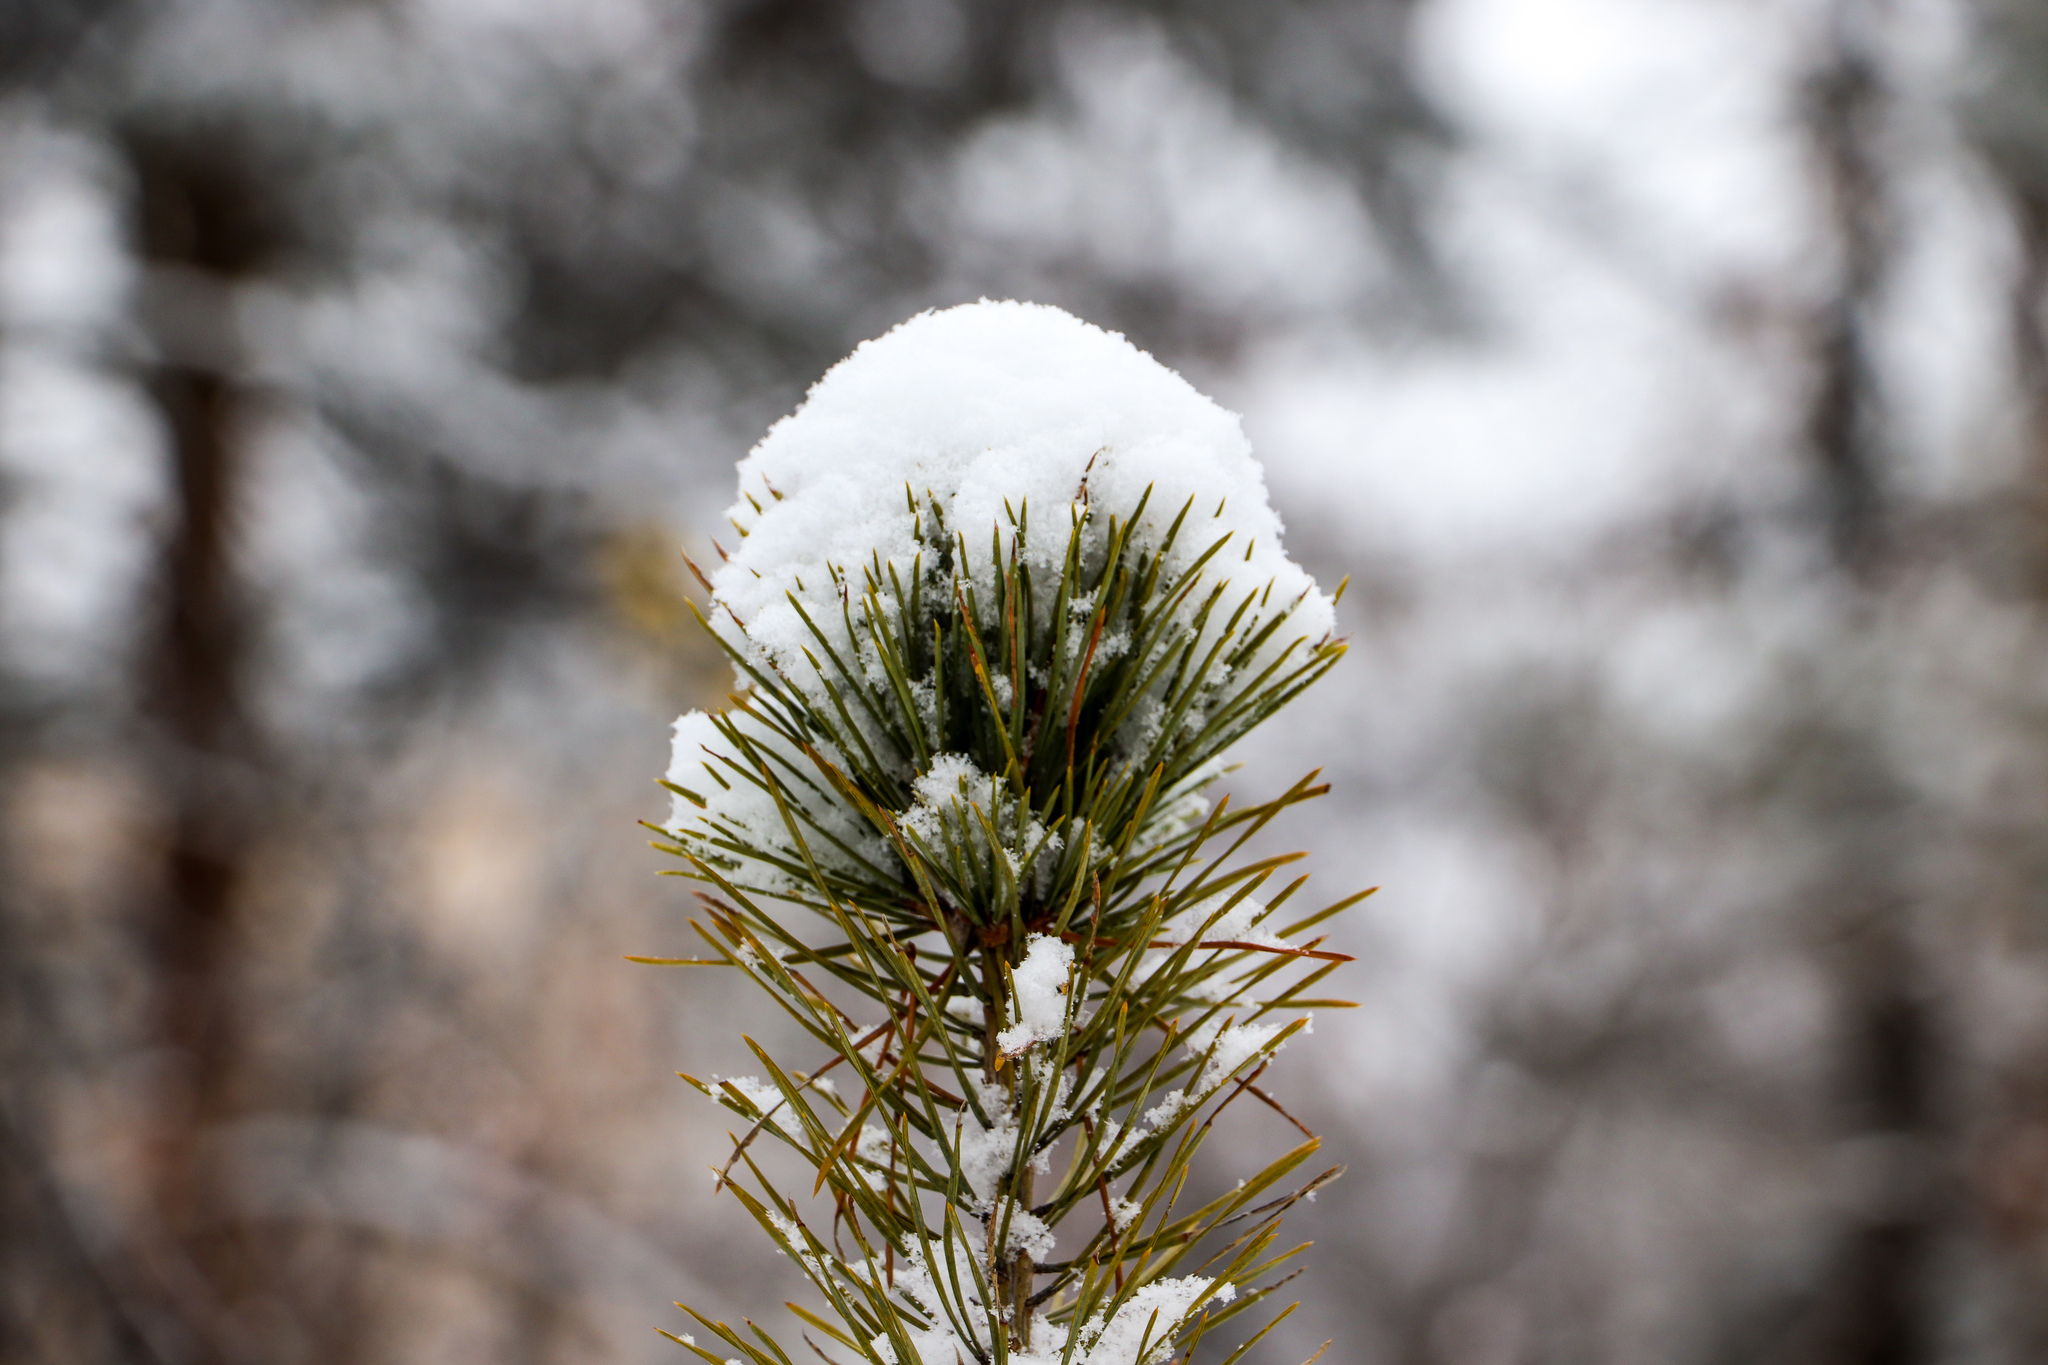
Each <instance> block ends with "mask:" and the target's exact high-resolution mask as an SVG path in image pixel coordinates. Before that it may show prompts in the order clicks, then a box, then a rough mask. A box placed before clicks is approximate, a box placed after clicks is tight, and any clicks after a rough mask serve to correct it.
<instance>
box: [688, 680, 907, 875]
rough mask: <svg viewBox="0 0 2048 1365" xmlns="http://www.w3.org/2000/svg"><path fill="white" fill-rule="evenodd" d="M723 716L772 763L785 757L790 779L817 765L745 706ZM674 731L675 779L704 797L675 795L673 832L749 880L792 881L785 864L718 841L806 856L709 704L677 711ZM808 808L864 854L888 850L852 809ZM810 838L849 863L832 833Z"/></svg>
mask: <svg viewBox="0 0 2048 1365" xmlns="http://www.w3.org/2000/svg"><path fill="white" fill-rule="evenodd" d="M721 719H724V720H725V721H727V722H728V723H729V724H732V725H735V726H737V727H739V728H740V730H741V732H742V733H743V734H744V735H746V737H747V739H748V740H749V741H750V742H751V743H752V744H754V745H755V747H756V748H758V749H761V750H764V751H766V752H767V753H768V754H769V755H771V756H772V757H771V759H770V761H771V763H773V764H778V765H780V771H779V772H778V773H777V775H778V776H779V777H783V778H784V779H785V780H787V779H789V777H790V775H791V773H792V772H794V773H795V774H799V775H803V780H807V779H808V775H809V774H811V773H813V772H815V767H814V765H813V764H812V762H811V760H810V759H809V758H808V757H807V756H806V755H804V754H803V753H802V752H801V751H800V750H798V749H795V748H794V747H792V746H791V745H790V744H789V743H788V742H787V741H786V740H784V739H783V738H782V737H781V736H780V735H777V734H775V733H774V732H772V731H770V730H769V729H768V728H767V727H766V726H764V725H762V724H760V723H759V722H758V721H757V720H755V719H754V718H753V717H751V716H749V715H747V714H746V713H744V712H728V713H726V715H725V716H723V717H722V718H721ZM671 732H672V739H671V744H670V754H669V766H668V773H667V778H668V781H669V782H670V783H671V784H672V785H674V786H677V787H681V788H682V789H683V790H685V791H687V792H690V793H692V794H694V795H695V797H696V798H697V799H696V800H695V801H693V800H691V799H690V798H689V797H685V796H672V798H671V800H670V803H669V817H668V818H669V823H668V829H669V832H670V833H671V834H673V835H675V836H676V837H677V838H679V839H681V840H683V841H684V842H685V843H686V844H688V845H690V846H691V848H692V851H693V852H695V853H696V854H697V855H698V856H699V857H701V858H704V859H705V860H706V861H709V862H713V863H722V864H724V865H725V866H726V867H727V869H728V875H730V876H733V877H734V880H735V881H736V882H738V884H740V885H741V886H743V887H748V888H751V889H759V890H762V891H765V892H767V893H769V894H771V895H772V894H775V893H777V892H779V891H782V890H785V889H788V888H789V887H790V885H791V883H790V878H789V877H788V875H787V874H785V873H784V872H782V871H781V870H780V869H777V868H774V867H771V866H768V865H766V864H763V863H760V862H757V861H754V860H751V859H745V858H742V857H741V856H740V855H738V854H736V853H734V852H733V851H732V850H731V849H730V848H726V847H722V846H720V842H719V841H723V842H729V843H737V844H740V845H742V846H744V847H749V848H760V849H770V850H785V854H784V856H785V858H786V860H787V861H789V862H791V863H798V862H800V861H801V857H802V855H801V854H799V853H798V852H796V851H795V848H794V846H793V845H792V844H791V842H790V838H789V826H788V824H787V822H786V821H785V820H784V819H783V815H782V811H781V809H780V808H779V807H777V806H776V804H775V798H774V797H773V796H770V795H769V794H768V793H767V791H765V790H764V789H763V788H762V787H761V786H760V785H759V784H758V783H757V782H756V781H754V780H751V779H750V777H749V774H752V773H754V772H755V769H754V767H753V765H752V764H750V763H749V762H748V761H747V759H746V758H745V756H744V755H743V754H742V753H741V752H740V750H739V748H738V746H737V745H735V744H733V743H732V741H731V740H730V739H729V738H728V737H727V736H726V735H725V734H723V733H721V732H720V731H719V728H718V724H717V721H716V720H714V718H713V717H711V716H708V715H706V714H705V713H704V712H702V711H691V712H688V713H687V714H685V715H682V716H679V717H677V718H676V722H675V724H674V725H673V726H672V727H671ZM818 748H819V751H820V753H822V754H823V755H824V757H825V758H826V760H827V761H828V762H831V763H835V764H838V763H840V762H841V759H840V755H839V754H838V752H837V751H836V750H835V749H833V748H832V746H831V745H830V744H826V743H822V742H821V743H820V744H819V745H818ZM699 802H702V805H701V806H700V805H699V804H698V803H699ZM802 808H803V811H804V812H805V814H806V815H807V816H808V817H809V819H810V820H811V821H812V822H815V823H822V825H823V826H824V828H825V829H826V830H827V831H829V833H830V834H831V835H832V836H833V838H834V839H837V840H838V841H839V843H842V844H844V845H846V846H847V847H848V848H851V849H854V850H857V851H858V852H859V853H860V855H861V856H862V857H865V858H867V859H868V860H869V861H871V862H872V861H877V860H880V859H886V858H887V856H888V854H887V851H886V849H885V848H884V846H883V845H882V843H881V840H880V837H879V836H878V835H877V834H876V833H875V832H874V830H873V829H871V828H869V827H868V826H867V825H866V824H865V822H863V821H861V820H860V819H859V818H858V817H857V816H855V814H854V813H853V812H852V811H850V810H847V809H844V808H841V807H839V806H837V805H835V804H834V803H830V802H820V801H810V802H804V803H803V807H802ZM805 842H806V843H807V844H808V845H809V847H810V849H811V853H812V856H814V857H815V858H817V859H818V860H819V861H820V862H822V863H824V864H826V865H827V866H834V867H838V868H840V869H842V870H844V869H845V868H847V867H848V866H850V860H849V858H848V857H847V855H846V854H845V853H843V852H842V851H840V849H839V848H838V847H837V846H836V845H835V844H834V843H833V841H832V839H819V838H814V837H811V836H810V834H809V833H808V831H807V832H806V839H805ZM734 869H737V871H734Z"/></svg>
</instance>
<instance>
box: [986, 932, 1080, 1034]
mask: <svg viewBox="0 0 2048 1365" xmlns="http://www.w3.org/2000/svg"><path fill="white" fill-rule="evenodd" d="M1073 970H1074V949H1073V945H1071V944H1069V943H1064V942H1062V941H1061V940H1059V939H1057V938H1054V937H1053V936H1051V935H1050V934H1033V935H1032V936H1031V938H1030V940H1029V941H1028V944H1027V946H1026V948H1025V951H1024V960H1023V961H1022V962H1020V963H1018V964H1017V966H1016V969H1015V970H1014V971H1013V972H1012V973H1011V977H1012V980H1014V981H1015V982H1016V986H1017V994H1016V998H1015V999H1014V1000H1013V1001H1012V1002H1011V1004H1012V1007H1013V1014H1012V1017H1013V1019H1014V1020H1015V1022H1014V1023H1012V1024H1011V1026H1010V1027H1009V1028H1006V1029H1004V1030H1003V1031H1002V1033H1000V1034H999V1035H997V1037H996V1046H997V1047H999V1048H1001V1049H1002V1050H1003V1051H1004V1052H1005V1053H1007V1054H1010V1055H1013V1056H1014V1055H1015V1054H1017V1053H1019V1052H1022V1051H1023V1050H1024V1049H1025V1048H1027V1047H1030V1046H1031V1045H1032V1044H1033V1043H1049V1042H1051V1041H1052V1040H1053V1039H1055V1038H1058V1037H1061V1036H1062V1035H1064V1034H1065V1033H1066V1031H1067V989H1068V979H1069V978H1070V977H1071V976H1072V974H1073Z"/></svg>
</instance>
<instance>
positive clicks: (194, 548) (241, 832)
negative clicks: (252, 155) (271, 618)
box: [131, 140, 273, 1365]
mask: <svg viewBox="0 0 2048 1365" xmlns="http://www.w3.org/2000/svg"><path fill="white" fill-rule="evenodd" d="M131 147H132V158H133V166H134V169H135V172H136V179H137V184H138V188H139V197H140V202H139V215H138V216H139V235H140V239H141V240H140V248H141V254H142V256H143V258H144V260H145V262H146V264H147V265H148V267H149V268H150V269H151V271H152V272H153V274H154V276H155V277H156V278H155V279H154V281H153V288H152V289H151V290H150V291H149V292H146V293H145V301H146V304H147V303H148V301H149V300H150V299H151V295H152V293H153V294H154V295H155V296H156V297H155V301H154V303H153V305H150V306H148V307H147V309H146V311H148V312H149V313H150V314H151V315H150V316H149V317H147V318H146V319H145V321H146V323H147V325H148V329H149V332H150V335H151V340H152V342H153V343H154V345H155V347H156V350H157V352H158V355H159V357H160V360H159V363H158V364H157V366H156V368H155V369H154V371H153V373H152V374H151V375H150V376H149V390H150V393H151V395H152V396H153V398H154V399H155V402H156V404H157V407H158V409H159V411H160V413H161V416H162V420H163V429H164V432H165V435H166V438H167V446H168V452H167V453H168V456H169V461H170V466H171V468H170V474H171V477H170V480H169V486H170V492H171V503H172V508H173V518H174V519H173V521H172V523H171V525H170V526H169V528H168V534H167V538H166V541H165V545H164V551H163V558H162V563H161V567H160V569H159V572H158V577H157V584H158V591H159V593H160V598H159V606H158V609H159V620H158V623H157V627H156V629H155V632H154V637H153V639H152V640H151V641H150V642H149V644H148V646H147V648H146V654H145V658H144V660H143V664H142V680H143V696H142V710H143V715H144V720H145V724H146V726H147V729H148V733H149V736H150V744H149V747H148V752H149V754H150V764H151V769H152V772H151V777H152V781H153V783H154V785H155V786H156V788H157V790H158V799H159V801H160V803H161V809H162V810H163V811H164V812H165V846H164V849H163V864H162V868H161V873H160V881H159V883H158V885H157V886H156V887H155V888H153V894H152V896H151V899H150V902H149V904H148V906H147V909H146V924H145V941H146V946H147V949H148V952H149V960H150V962H151V966H152V969H153V971H154V974H155V992H156V997H155V1004H154V1015H155V1019H154V1022H155V1027H156V1029H157V1032H158V1037H157V1042H158V1044H159V1045H160V1046H161V1047H162V1048H163V1049H164V1051H165V1054H166V1061H167V1071H168V1076H167V1078H166V1081H165V1083H164V1086H163V1093H162V1100H161V1105H160V1109H159V1113H158V1123H157V1127H156V1129H155V1131H154V1133H153V1134H152V1138H153V1140H152V1142H151V1144H150V1148H149V1151H148V1153H147V1159H148V1162H149V1169H148V1173H147V1179H148V1188H149V1191H150V1195H151V1201H152V1204H153V1210H152V1211H153V1214H154V1217H155V1221H156V1227H155V1230H154V1235H153V1236H151V1237H148V1238H146V1239H145V1246H144V1249H143V1256H144V1260H145V1262H146V1263H147V1265H148V1268H149V1276H150V1278H151V1280H152V1281H153V1282H154V1284H155V1286H156V1288H157V1290H158V1292H159V1294H160V1295H161V1297H162V1300H163V1304H162V1306H163V1307H164V1308H166V1309H167V1310H168V1311H169V1313H170V1315H171V1316H172V1317H173V1318H174V1319H175V1321H176V1322H177V1323H178V1325H179V1327H180V1328H181V1329H182V1335H183V1336H184V1338H185V1341H184V1351H185V1352H186V1357H185V1358H186V1359H187V1361H189V1362H190V1365H227V1363H228V1362H239V1361H243V1360H246V1359H249V1358H250V1355H251V1353H250V1351H249V1350H247V1349H246V1348H243V1347H241V1346H240V1345H239V1342H238V1331H237V1328H236V1326H235V1321H234V1317H235V1308H236V1305H237V1303H238V1302H239V1301H241V1300H243V1299H244V1298H246V1297H247V1296H248V1295H249V1294H250V1293H251V1292H252V1291H253V1290H254V1288H255V1277H256V1275H257V1262H256V1260H255V1259H254V1258H253V1257H250V1256H248V1255H246V1254H243V1253H242V1252H241V1251H240V1249H239V1248H237V1247H236V1246H235V1245H234V1244H233V1242H232V1239H231V1236H230V1235H226V1234H225V1233H224V1228H225V1227H226V1225H224V1224H223V1223H222V1221H221V1219H220V1217H219V1214H220V1209H219V1207H218V1198H217V1191H216V1188H215V1181H216V1178H217V1173H216V1172H214V1171H212V1170H210V1169H209V1166H208V1157H207V1151H206V1140H207V1135H208V1133H209V1131H211V1130H213V1129H215V1128H217V1127H218V1126H219V1125H220V1124H222V1123H223V1122H224V1121H226V1120H227V1119H228V1118H229V1117H230V1116H231V1115H232V1114H234V1113H235V1112H236V1109H237V1106H238V1101H239V1096H238V1086H239V1084H240V1081H241V1079H242V1071H243V1056H244V1053H245V1051H246V1047H245V1037H244V1033H245V1025H244V1020H243V1018H242V1017H241V1011H240V1007H239V1001H238V998H237V995H238V985H239V980H238V978H239V975H240V974H239V972H238V958H239V956H240V951H241V947H242V941H243V926H242V925H241V923H240V915H241V911H242V893H243V890H244V888H245V885H246V883H247V880H248V874H247V860H248V857H249V855H250V851H251V847H252V845H253V844H254V842H255V840H256V837H257V835H258V831H259V824H260V821H261V819H262V813H263V811H264V810H265V807H266V803H267V801H268V800H270V799H273V798H272V797H271V796H270V795H269V794H267V793H265V792H264V791H263V790H262V788H263V778H262V769H261V755H260V752H259V746H258V743H257V740H256V737H255V734H254V730H253V727H252V725H251V723H250V718H249V715H248V711H247V706H246V698H245V689H246V685H247V677H246V675H247V672H248V656H249V630H248V620H247V609H246V603H245V601H244V596H243V593H242V591H241V587H240V584H239V583H238V582H237V575H236V566H235V539H236V535H235V533H236V529H237V527H236V522H237V513H238V510H239V508H238V503H239V495H240V491H241V487H242V484H243V482H244V477H243V476H244V470H243V469H242V460H241V451H240V449H239V442H238V436H239V432H238V430H237V428H238V423H239V420H240V418H241V415H242V408H243V406H244V398H243V395H242V393H241V392H240V389H239V385H238V382H237V378H236V376H235V373H234V371H235V368H236V364H237V361H236V357H235V354H234V351H235V346H234V339H233V330H232V329H233V322H232V315H231V313H230V311H229V297H230V295H229V291H230V289H231V288H232V286H233V283H234V281H235V280H236V279H237V278H239V277H241V276H243V275H246V274H247V273H249V272H250V271H251V270H252V269H253V267H254V266H255V264H256V263H257V260H258V258H259V255H260V253H261V251H262V249H263V245H264V244H263V243H262V242H261V241H260V236H261V234H260V231H259V228H258V226H257V223H256V214H255V212H254V210H253V204H252V197H253V194H254V192H255V190H254V187H253V186H251V185H248V184H246V183H244V182H242V181H240V180H239V179H238V177H237V175H236V173H235V170H234V168H233V167H232V165H231V164H230V163H228V162H227V161H226V160H224V159H222V158H219V157H216V156H213V155H210V154H208V153H207V152H205V151H201V150H199V149H198V148H197V146H177V145H173V144H168V143H163V142H153V141H149V140H138V141H136V142H134V143H132V144H131Z"/></svg>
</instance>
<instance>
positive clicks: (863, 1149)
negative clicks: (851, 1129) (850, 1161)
mask: <svg viewBox="0 0 2048 1365" xmlns="http://www.w3.org/2000/svg"><path fill="white" fill-rule="evenodd" d="M889 1146H890V1137H889V1134H888V1133H887V1132H885V1131H884V1130H882V1129H880V1128H877V1127H875V1125H874V1124H872V1123H863V1124H862V1125H861V1126H860V1136H859V1137H858V1138H855V1139H854V1143H853V1154H854V1155H855V1156H856V1157H859V1158H860V1159H861V1160H862V1161H870V1162H873V1163H874V1164H875V1165H877V1166H886V1165H888V1164H889Z"/></svg>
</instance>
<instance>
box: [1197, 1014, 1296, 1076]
mask: <svg viewBox="0 0 2048 1365" xmlns="http://www.w3.org/2000/svg"><path fill="white" fill-rule="evenodd" d="M1285 1027H1287V1026H1286V1024H1284V1023H1280V1022H1278V1021H1275V1022H1272V1023H1265V1024H1230V1025H1224V1024H1223V1023H1222V1022H1221V1021H1220V1020H1213V1019H1212V1020H1211V1021H1209V1022H1208V1023H1207V1024H1204V1025H1203V1026H1202V1027H1200V1028H1198V1029H1196V1030H1194V1031H1193V1032H1192V1033H1190V1034H1188V1041H1187V1048H1188V1051H1189V1052H1191V1053H1193V1054H1195V1055H1196V1056H1197V1057H1199V1056H1201V1055H1202V1054H1203V1053H1205V1052H1207V1053H1209V1061H1208V1064H1207V1065H1206V1066H1204V1067H1203V1068H1202V1074H1201V1075H1200V1076H1199V1077H1198V1078H1197V1079H1196V1080H1195V1083H1194V1085H1193V1086H1192V1087H1190V1088H1191V1089H1192V1090H1193V1091H1194V1093H1196V1094H1198V1095H1199V1094H1203V1093H1205V1092H1207V1091H1210V1090H1214V1089H1215V1088H1216V1087H1217V1086H1219V1085H1221V1084H1223V1083H1224V1082H1225V1081H1227V1080H1229V1079H1230V1078H1231V1077H1232V1076H1233V1075H1235V1074H1236V1073H1237V1069H1238V1068H1239V1067H1241V1066H1243V1065H1244V1064H1245V1063H1246V1062H1249V1061H1250V1060H1251V1059H1252V1058H1254V1057H1256V1056H1258V1055H1259V1054H1260V1053H1261V1052H1264V1051H1265V1050H1266V1048H1267V1046H1268V1045H1270V1044H1271V1043H1272V1041H1273V1039H1274V1037H1275V1036H1276V1035H1277V1034H1279V1032H1280V1031H1281V1030H1282V1029H1284V1028H1285ZM1212 1043H1213V1044H1214V1045H1215V1051H1213V1052H1210V1045H1211V1044H1212Z"/></svg>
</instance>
